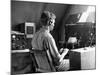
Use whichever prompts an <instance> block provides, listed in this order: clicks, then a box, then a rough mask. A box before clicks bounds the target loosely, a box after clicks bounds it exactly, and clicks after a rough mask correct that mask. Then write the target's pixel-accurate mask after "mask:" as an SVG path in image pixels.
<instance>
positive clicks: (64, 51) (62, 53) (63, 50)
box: [60, 48, 69, 62]
mask: <svg viewBox="0 0 100 75" xmlns="http://www.w3.org/2000/svg"><path fill="white" fill-rule="evenodd" d="M68 51H69V49H67V48H65V49H61V58H60V62H61V61H62V60H63V58H64V57H65V55H66V54H67V53H68Z"/></svg>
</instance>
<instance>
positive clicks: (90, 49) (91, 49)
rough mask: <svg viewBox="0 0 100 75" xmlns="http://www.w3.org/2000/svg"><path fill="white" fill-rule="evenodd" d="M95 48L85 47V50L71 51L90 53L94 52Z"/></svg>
mask: <svg viewBox="0 0 100 75" xmlns="http://www.w3.org/2000/svg"><path fill="white" fill-rule="evenodd" d="M94 50H95V47H84V48H79V49H72V50H71V51H75V52H88V51H94Z"/></svg>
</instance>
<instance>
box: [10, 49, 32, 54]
mask: <svg viewBox="0 0 100 75" xmlns="http://www.w3.org/2000/svg"><path fill="white" fill-rule="evenodd" d="M25 52H30V50H29V49H24V50H12V51H11V53H25Z"/></svg>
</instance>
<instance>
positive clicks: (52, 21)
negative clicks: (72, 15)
mask: <svg viewBox="0 0 100 75" xmlns="http://www.w3.org/2000/svg"><path fill="white" fill-rule="evenodd" d="M54 24H55V19H51V21H50V26H49V29H50V31H52V30H53V29H54V26H55V25H54Z"/></svg>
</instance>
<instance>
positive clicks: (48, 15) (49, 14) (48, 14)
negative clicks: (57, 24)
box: [41, 11, 56, 26]
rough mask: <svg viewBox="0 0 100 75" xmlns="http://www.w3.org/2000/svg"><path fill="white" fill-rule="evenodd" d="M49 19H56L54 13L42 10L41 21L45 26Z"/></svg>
mask: <svg viewBox="0 0 100 75" xmlns="http://www.w3.org/2000/svg"><path fill="white" fill-rule="evenodd" d="M50 19H56V16H55V14H53V13H52V12H49V11H44V12H43V13H42V14H41V23H42V24H43V25H44V26H45V25H47V22H48V21H49V20H50Z"/></svg>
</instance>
